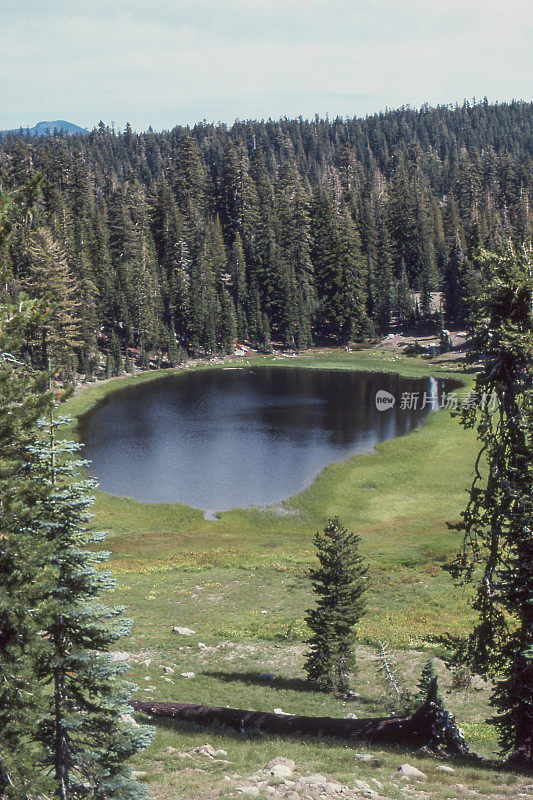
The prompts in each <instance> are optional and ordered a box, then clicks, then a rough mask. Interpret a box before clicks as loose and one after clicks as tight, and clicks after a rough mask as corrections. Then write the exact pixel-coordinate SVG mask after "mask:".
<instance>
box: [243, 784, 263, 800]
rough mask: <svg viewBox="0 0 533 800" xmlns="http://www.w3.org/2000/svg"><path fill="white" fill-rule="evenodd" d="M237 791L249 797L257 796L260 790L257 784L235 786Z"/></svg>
mask: <svg viewBox="0 0 533 800" xmlns="http://www.w3.org/2000/svg"><path fill="white" fill-rule="evenodd" d="M237 791H238V792H240V793H241V794H247V795H249V796H250V797H259V792H260V791H261V790H260V789H259V788H258V787H257V786H237Z"/></svg>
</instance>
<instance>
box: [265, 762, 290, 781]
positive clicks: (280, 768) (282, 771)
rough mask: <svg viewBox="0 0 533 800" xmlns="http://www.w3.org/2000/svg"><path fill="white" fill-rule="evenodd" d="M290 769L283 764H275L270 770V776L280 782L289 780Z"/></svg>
mask: <svg viewBox="0 0 533 800" xmlns="http://www.w3.org/2000/svg"><path fill="white" fill-rule="evenodd" d="M292 772H293V771H292V769H291V768H290V767H287V766H286V765H285V764H275V765H274V766H273V767H272V769H271V770H270V774H271V775H272V777H273V778H279V779H280V780H282V779H283V778H290V777H291V775H292Z"/></svg>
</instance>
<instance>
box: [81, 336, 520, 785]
mask: <svg viewBox="0 0 533 800" xmlns="http://www.w3.org/2000/svg"><path fill="white" fill-rule="evenodd" d="M240 363H245V364H246V363H250V361H249V362H246V360H244V362H243V361H241V360H240ZM253 364H254V365H259V364H268V365H276V366H279V368H280V369H283V368H284V366H291V367H294V366H301V367H302V368H317V367H320V368H322V369H343V370H378V371H389V372H397V373H401V374H403V375H405V376H409V377H418V376H424V375H433V376H435V377H443V378H453V379H455V380H458V381H460V382H461V383H462V386H461V388H460V389H458V393H459V394H461V393H462V392H465V391H467V390H468V388H469V386H470V385H471V375H470V374H469V373H468V372H465V371H463V370H462V368H461V366H460V364H458V363H455V364H454V363H450V362H446V363H439V361H438V359H435V360H433V361H427V360H423V359H420V358H407V357H404V356H400V355H398V354H397V353H394V352H390V351H385V350H379V349H371V350H362V351H359V352H347V351H334V352H325V353H321V354H303V355H301V356H300V357H298V358H276V357H274V356H270V357H257V358H253ZM191 368H193V369H219V368H220V364H199V365H197V366H194V367H191ZM187 371H188V370H187V369H185V368H183V369H176V370H173V372H176V373H183V374H184V373H186V372H187ZM164 374H168V371H163V372H158V373H142V374H140V375H137V376H129V377H124V378H118V379H113V380H111V381H105V382H101V383H95V384H92V385H89V386H87V387H83V388H82V389H81V391H79V393H78V394H77V395H76V396H74V397H73V398H71V399H70V400H69V401H68V402H67V404H66V409H65V410H66V412H67V413H70V414H71V415H72V416H73V418H74V421H75V418H76V417H77V416H79V415H81V414H83V413H84V412H86V411H87V410H88V409H90V408H91V407H93V406H94V404H96V403H98V401H99V400H101V399H102V398H103V397H105V396H106V395H107V394H108V393H109V392H110V391H114V390H115V389H116V388H122V387H125V386H127V385H129V384H133V383H135V382H138V381H149V380H157V378H158V377H159V376H160V375H164ZM72 430H74V423H73V427H72V428H71V431H72ZM476 452H477V446H476V440H475V434H474V433H472V432H471V431H465V430H463V429H462V428H461V427H460V425H459V423H458V421H457V419H455V418H453V417H452V416H451V414H450V412H449V411H446V410H443V411H439V412H438V413H434V414H432V415H431V416H430V417H429V418H428V419H427V421H426V422H425V424H424V425H423V426H422V427H421V428H419V429H417V430H415V431H413V432H412V433H410V434H409V435H408V436H405V437H401V438H398V439H394V440H391V441H388V442H385V443H383V444H381V445H379V446H378V447H377V449H376V451H375V452H374V453H372V454H369V455H360V456H355V457H353V458H351V459H349V460H347V461H344V462H341V463H336V464H332V465H330V466H329V467H327V468H326V469H325V470H324V471H323V472H322V473H321V474H320V475H319V476H318V478H317V479H316V480H315V482H314V483H313V484H312V486H311V487H310V488H309V489H308V490H306V491H304V492H302V493H301V494H299V495H297V496H295V497H292V498H290V499H288V500H286V501H285V502H284V503H283V504H281V505H280V506H274V507H266V508H250V509H234V510H232V511H228V512H224V513H221V514H220V516H219V519H217V520H214V521H207V520H205V519H204V518H203V514H202V513H201V512H200V511H197V510H195V509H192V508H189V507H186V506H182V505H175V504H144V503H139V502H136V501H134V500H131V499H128V498H118V497H112V496H109V495H106V494H103V493H100V492H97V493H96V498H95V506H94V514H95V517H94V521H93V522H94V525H95V527H98V528H103V529H105V530H107V531H108V537H107V541H106V547H107V549H109V550H110V551H111V558H110V567H111V570H112V571H113V573H114V575H115V577H116V579H117V584H118V585H117V588H116V590H114V591H113V592H112V593H111V594H110V595H109V597H108V601H109V602H112V603H116V604H124V605H126V606H127V607H128V614H130V615H131V616H132V618H133V619H134V623H133V626H132V630H131V634H130V635H129V636H128V637H127V638H126V639H124V640H123V641H122V642H121V643H120V649H121V651H123V652H122V653H121V656H120V657H122V658H124V660H127V661H128V663H129V664H130V665H131V669H130V673H129V674H130V676H131V678H132V680H133V681H135V682H136V684H137V685H138V687H139V691H138V693H137V694H136V695H135V696H136V697H137V698H139V699H155V700H167V701H171V700H174V701H176V702H192V703H203V704H214V705H229V706H231V707H238V708H251V709H254V710H264V711H273V710H274V708H282V709H283V710H284V711H286V712H289V713H301V714H312V715H314V714H316V715H324V714H328V715H332V716H339V717H342V716H345V715H346V714H347V713H355V714H357V716H359V717H361V716H375V715H380V714H383V713H387V708H386V704H385V700H384V696H383V692H382V690H381V687H380V685H379V682H378V680H377V675H376V667H375V660H376V652H377V650H376V648H377V646H378V643H379V642H380V641H381V642H386V643H387V644H388V646H389V647H390V648H391V650H392V651H393V653H394V659H395V661H396V663H397V666H398V670H399V674H400V676H401V680H402V682H403V684H404V685H405V686H406V687H407V688H409V689H411V690H412V691H413V690H414V688H415V687H416V683H417V681H418V679H419V676H420V671H421V669H422V667H423V665H424V663H425V661H426V660H427V658H428V657H430V656H434V657H435V658H436V661H435V663H436V665H437V669H438V672H439V674H440V678H441V685H442V690H443V692H445V698H446V701H447V703H448V706H449V708H450V709H451V710H452V711H453V712H454V713H455V714H456V717H457V719H458V721H459V724H460V725H461V726H462V727H463V728H464V730H465V733H466V735H467V737H468V740H469V743H470V745H471V747H472V749H473V750H474V751H476V752H478V753H480V754H482V755H484V756H485V757H486V758H487V759H489V760H487V761H486V762H484V763H483V764H479V765H477V766H472V765H471V764H457V765H454V768H455V770H456V773H454V774H453V775H451V774H447V773H443V772H441V771H439V770H438V769H437V767H436V764H435V762H434V760H431V759H428V757H427V756H421V755H412V754H409V755H406V754H405V753H403V754H402V753H399V752H395V751H393V750H388V751H379V753H374V756H375V758H374V761H372V762H368V763H366V762H363V761H361V760H356V759H355V758H354V755H353V747H350V746H349V745H347V744H345V743H340V742H331V741H318V740H308V741H305V742H302V741H294V740H280V739H276V738H273V737H266V736H255V737H252V738H249V737H245V736H240V735H237V734H231V733H228V732H225V731H222V730H213V731H210V730H201V729H198V728H193V727H191V726H183V725H178V724H172V723H166V724H162V723H158V729H157V735H156V738H155V740H154V743H153V745H152V747H151V748H150V749H149V750H148V751H146V752H144V753H142V754H140V755H139V756H138V757H137V759H136V769H138V770H139V771H141V772H142V773H144V775H143V777H144V779H145V780H146V781H147V782H148V784H149V788H150V793H151V796H152V797H153V798H166V797H168V798H170V797H186V798H205V800H208V799H209V798H213V797H236V796H239V795H238V794H237V792H238V790H239V780H241V779H242V780H244V779H246V777H247V776H250V775H252V774H253V773H255V772H257V770H258V769H260V768H261V767H262V766H264V764H265V763H266V762H267V761H268V760H269V759H270V758H272V757H274V756H277V755H284V756H287V757H290V758H293V759H294V761H295V762H296V764H297V770H299V771H300V774H302V775H305V774H306V773H310V772H313V773H316V772H318V773H321V774H323V775H326V776H330V777H331V778H332V779H335V780H339V781H341V783H343V784H345V785H347V786H353V781H354V779H355V778H360V779H363V780H368V779H369V776H370V773H371V774H372V777H374V778H375V779H376V780H379V781H380V782H381V784H382V792H383V794H384V795H385V796H387V797H391V798H392V797H404V796H405V794H404V793H402V783H401V781H398V780H397V776H396V777H395V776H394V772H395V770H396V769H397V767H398V766H399V764H401V763H403V762H404V761H406V760H408V761H409V763H411V764H413V765H415V766H418V767H419V768H420V769H422V770H423V771H424V772H425V773H426V774H427V776H428V777H427V781H426V782H425V784H424V790H425V791H426V792H427V796H428V797H431V798H435V800H439V798H443V799H444V798H448V797H450V798H451V797H456V796H457V794H456V793H455V794H454V792H456V791H457V790H456V789H454V788H453V787H454V786H455V784H457V783H459V784H468V786H469V787H470V788H471V789H472V790H475V791H477V792H478V793H481V795H482V796H485V797H489V796H494V797H515V796H517V791H518V789H517V786H518V784H517V782H516V780H515V778H513V777H512V776H509V775H507V776H506V775H502V774H500V773H498V771H497V770H496V767H495V766H494V764H493V763H492V762H491V761H490V758H491V757H492V756H493V755H494V752H495V746H496V739H495V736H494V733H493V730H492V728H491V726H490V725H487V724H486V721H485V720H486V717H487V716H488V714H490V708H489V706H488V697H489V693H490V691H489V687H488V686H486V685H485V684H484V683H483V682H480V681H479V680H478V682H477V683H475V682H474V684H472V686H470V687H464V686H463V687H462V688H461V687H460V686H457V685H456V684H457V681H456V682H455V684H454V682H453V676H452V673H451V672H450V671H449V670H448V669H447V668H446V667H445V664H444V661H443V660H442V659H443V658H445V656H446V651H445V649H444V647H443V645H442V643H441V641H440V637H443V636H446V635H448V634H452V635H461V634H464V633H465V631H466V630H467V629H468V626H469V624H470V623H471V619H472V613H471V611H470V609H469V607H468V590H466V589H463V588H460V587H456V586H454V584H453V582H452V580H451V579H450V577H449V575H448V573H447V572H445V571H444V570H443V565H444V564H445V563H446V562H447V561H448V559H449V558H450V557H451V556H452V555H453V553H454V552H455V550H456V549H457V547H458V544H459V540H458V536H457V534H455V533H453V532H452V531H450V530H449V528H448V523H449V522H453V521H456V520H457V519H458V517H459V513H460V511H461V509H462V508H463V507H464V505H465V501H466V497H467V495H466V491H467V489H468V487H469V485H470V481H471V477H472V468H473V463H474V458H475V455H476ZM334 515H338V516H339V517H340V518H341V520H342V522H343V523H344V524H345V525H346V526H348V527H349V528H351V529H353V530H354V531H356V532H357V533H358V534H359V536H360V537H361V540H362V552H363V554H364V556H365V557H366V559H367V562H368V565H369V572H370V577H371V586H370V590H369V597H368V613H367V615H366V617H365V618H364V619H363V620H362V622H361V624H360V626H359V631H358V661H359V664H360V668H359V672H358V675H357V676H356V678H355V680H354V686H353V688H354V691H355V692H356V695H357V696H356V698H354V700H353V701H350V702H348V701H346V700H341V699H339V698H335V697H332V696H329V695H327V694H323V693H319V692H313V691H309V689H308V687H307V686H306V684H305V682H304V680H303V679H304V673H303V670H302V664H303V660H304V658H303V654H304V651H305V643H304V642H305V638H306V628H305V623H304V615H305V610H306V609H307V608H308V607H309V605H310V603H311V602H312V597H311V591H310V585H309V581H308V578H307V570H308V568H309V565H310V564H311V563H312V562H313V558H314V551H313V544H312V538H313V535H314V533H315V531H316V530H317V529H319V528H322V527H323V526H324V524H325V523H326V521H327V520H328V519H329V518H330V517H332V516H334ZM174 626H179V627H184V628H189V629H191V630H192V631H194V633H192V634H190V635H188V636H185V635H180V634H178V633H175V632H173V630H172V629H173V627H174ZM181 673H188V674H190V673H194V677H189V678H186V677H182V675H181ZM263 673H269V674H270V677H268V678H264V677H261V674H263ZM205 742H210V743H211V744H212V745H213V746H214V747H217V748H222V749H224V750H226V751H227V753H228V755H227V757H225V758H226V760H227V761H228V760H229V762H230V763H229V764H228V763H218V762H217V761H216V760H214V761H213V760H208V759H206V758H205V757H202V756H200V755H197V754H194V753H192V754H191V753H189V751H192V750H193V749H194V748H195V747H196V746H197V745H201V744H203V743H205ZM360 749H361V750H362V751H364V750H365V748H360ZM369 752H371V751H369ZM180 753H181V755H180ZM184 753H189V755H184ZM231 776H238V777H231ZM350 781H351V783H350ZM376 785H377V784H376ZM380 791H381V790H380ZM265 792H266V793H265ZM276 792H278V794H277V795H276ZM240 796H242V792H241V793H240ZM256 796H259V797H263V796H264V797H267V796H270V797H274V798H275V797H277V796H279V797H281V796H283V795H282V792H281V789H280V788H279V787H276V786H274V785H273V786H272V787H270V788H269V790H268V791H266V789H265V787H262V788H261V790H260V794H259V795H256Z"/></svg>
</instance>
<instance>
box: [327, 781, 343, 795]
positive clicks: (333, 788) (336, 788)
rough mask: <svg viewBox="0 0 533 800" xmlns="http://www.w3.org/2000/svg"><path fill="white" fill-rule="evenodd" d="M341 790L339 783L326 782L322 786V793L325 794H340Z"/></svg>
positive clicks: (341, 786)
mask: <svg viewBox="0 0 533 800" xmlns="http://www.w3.org/2000/svg"><path fill="white" fill-rule="evenodd" d="M343 788H344V787H343V785H342V783H339V781H328V782H327V783H325V784H324V791H325V792H326V793H327V794H340V792H342V790H343Z"/></svg>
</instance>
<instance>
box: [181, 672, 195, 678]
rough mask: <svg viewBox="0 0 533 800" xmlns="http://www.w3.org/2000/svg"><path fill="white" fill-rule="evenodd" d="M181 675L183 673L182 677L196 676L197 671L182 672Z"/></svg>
mask: <svg viewBox="0 0 533 800" xmlns="http://www.w3.org/2000/svg"><path fill="white" fill-rule="evenodd" d="M180 675H181V677H182V678H195V677H196V673H194V672H181V673H180Z"/></svg>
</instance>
